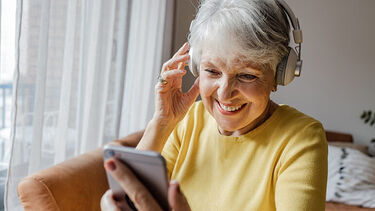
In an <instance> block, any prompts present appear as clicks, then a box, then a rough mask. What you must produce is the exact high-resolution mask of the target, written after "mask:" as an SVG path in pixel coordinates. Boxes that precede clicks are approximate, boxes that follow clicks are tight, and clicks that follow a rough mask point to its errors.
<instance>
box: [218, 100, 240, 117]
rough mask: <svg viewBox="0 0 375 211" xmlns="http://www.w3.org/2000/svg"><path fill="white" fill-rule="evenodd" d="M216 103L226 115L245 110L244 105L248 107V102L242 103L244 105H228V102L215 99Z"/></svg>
mask: <svg viewBox="0 0 375 211" xmlns="http://www.w3.org/2000/svg"><path fill="white" fill-rule="evenodd" d="M215 103H216V107H217V108H218V110H219V111H220V112H221V113H222V114H224V115H233V114H236V113H238V112H240V111H241V110H243V109H244V107H246V105H247V103H245V104H242V105H228V104H227V105H226V104H222V103H220V102H219V101H217V100H215Z"/></svg>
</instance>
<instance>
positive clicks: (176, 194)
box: [168, 180, 190, 211]
mask: <svg viewBox="0 0 375 211" xmlns="http://www.w3.org/2000/svg"><path fill="white" fill-rule="evenodd" d="M168 202H169V205H170V206H171V208H172V210H178V211H190V206H189V203H188V201H187V200H186V197H185V196H184V194H183V193H182V191H181V189H180V185H179V184H178V182H177V181H176V180H173V181H171V182H170V183H169V187H168Z"/></svg>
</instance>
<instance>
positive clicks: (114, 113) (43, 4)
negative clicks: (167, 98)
mask: <svg viewBox="0 0 375 211" xmlns="http://www.w3.org/2000/svg"><path fill="white" fill-rule="evenodd" d="M172 17H173V0H135V1H132V0H65V1H52V0H18V2H17V27H16V28H17V32H16V36H17V38H16V40H17V41H16V51H17V55H16V73H15V79H14V93H13V96H14V97H13V111H12V118H13V123H12V132H11V141H12V148H11V157H10V164H9V171H8V179H7V186H6V196H5V197H6V198H5V203H6V204H5V205H6V209H7V210H12V211H13V210H22V207H21V206H20V203H19V199H18V196H17V184H18V182H19V181H20V180H21V179H22V178H24V177H25V176H27V175H29V174H32V173H34V172H36V171H39V170H41V169H44V168H47V167H49V166H51V165H54V164H56V163H59V162H62V161H64V160H66V159H68V158H70V157H72V156H76V155H78V154H80V153H83V152H86V151H88V150H91V149H94V148H97V147H98V146H101V145H103V144H105V143H107V142H108V141H111V140H114V139H116V138H118V137H119V136H120V135H121V136H122V135H126V134H128V133H130V132H132V131H135V130H139V129H141V128H144V127H145V125H146V123H147V121H148V120H149V119H150V117H151V115H152V113H153V98H154V97H153V87H154V84H155V83H156V76H157V74H158V71H159V70H160V68H161V64H162V61H163V60H166V59H167V58H168V57H169V56H170V45H171V36H172V30H171V26H172Z"/></svg>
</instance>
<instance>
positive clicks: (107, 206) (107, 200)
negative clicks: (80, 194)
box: [100, 189, 121, 211]
mask: <svg viewBox="0 0 375 211" xmlns="http://www.w3.org/2000/svg"><path fill="white" fill-rule="evenodd" d="M100 208H101V210H102V211H121V209H120V208H119V207H117V206H116V201H115V200H114V199H113V193H112V191H111V190H110V189H109V190H107V191H106V192H105V193H104V195H103V196H102V199H101V200H100Z"/></svg>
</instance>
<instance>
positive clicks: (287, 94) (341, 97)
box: [272, 0, 375, 144]
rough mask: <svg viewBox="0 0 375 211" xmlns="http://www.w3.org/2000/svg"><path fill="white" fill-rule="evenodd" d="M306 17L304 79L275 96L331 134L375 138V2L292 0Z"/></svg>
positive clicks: (302, 19) (365, 140) (303, 22)
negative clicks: (373, 120)
mask: <svg viewBox="0 0 375 211" xmlns="http://www.w3.org/2000/svg"><path fill="white" fill-rule="evenodd" d="M287 2H288V4H289V6H290V7H291V8H292V9H293V10H294V12H295V14H296V16H297V17H299V19H300V24H301V28H302V30H303V36H304V42H303V51H302V56H303V60H304V64H303V70H302V71H303V72H302V75H301V78H297V79H296V80H295V81H293V82H292V83H291V84H290V85H289V86H287V87H279V90H278V92H277V93H276V94H274V96H272V98H273V99H274V100H275V101H276V102H278V103H285V104H289V105H292V106H294V107H296V108H298V109H299V110H301V111H303V112H305V113H307V114H309V115H311V116H313V117H315V118H316V119H318V120H320V121H321V122H322V123H323V125H324V127H325V128H326V129H329V130H336V131H342V132H348V133H351V134H353V136H354V139H355V141H356V142H358V143H363V144H367V143H369V140H370V139H371V138H372V137H375V128H370V127H369V126H367V125H364V124H363V123H362V122H361V120H360V118H359V117H360V115H361V113H362V111H363V110H364V109H374V110H375V94H374V91H375V51H374V50H375V41H374V38H375V24H374V21H375V13H374V12H373V10H374V9H375V1H372V0H361V1H356V0H328V1H327V0H314V1H311V0H287Z"/></svg>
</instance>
